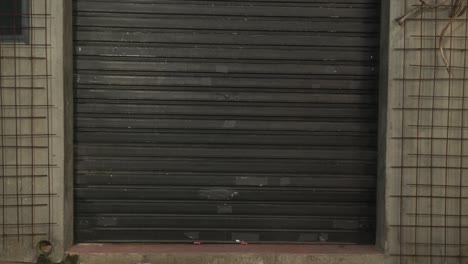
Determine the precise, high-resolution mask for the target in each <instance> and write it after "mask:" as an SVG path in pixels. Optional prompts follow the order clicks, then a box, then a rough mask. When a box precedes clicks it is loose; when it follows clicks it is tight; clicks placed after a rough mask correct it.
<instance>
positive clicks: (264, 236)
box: [74, 0, 379, 244]
mask: <svg viewBox="0 0 468 264" xmlns="http://www.w3.org/2000/svg"><path fill="white" fill-rule="evenodd" d="M74 10H75V12H74V28H75V32H74V46H75V48H74V52H75V98H74V99H75V102H74V103H75V236H76V240H77V241H78V242H128V241H132V242H191V241H205V242H232V241H236V240H239V241H248V242H299V243H309V242H312V243H313V242H319V243H357V244H371V243H373V242H374V236H375V227H374V226H375V224H374V222H375V188H376V160H377V157H376V148H377V147H376V141H377V140H376V138H377V136H376V134H377V90H378V89H377V79H378V77H377V69H376V65H377V55H378V42H379V32H378V31H379V23H378V21H379V1H378V0H341V1H331V0H321V1H312V0H295V1H286V0H239V1H205V0H172V1H168V0H167V1H166V0H118V1H116V0H75V1H74Z"/></svg>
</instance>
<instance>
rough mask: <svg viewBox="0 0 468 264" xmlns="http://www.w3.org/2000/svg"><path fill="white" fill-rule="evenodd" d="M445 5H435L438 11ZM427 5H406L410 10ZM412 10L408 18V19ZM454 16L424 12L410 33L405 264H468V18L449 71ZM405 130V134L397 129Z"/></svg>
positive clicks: (402, 206) (404, 124)
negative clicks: (443, 55) (445, 59)
mask: <svg viewBox="0 0 468 264" xmlns="http://www.w3.org/2000/svg"><path fill="white" fill-rule="evenodd" d="M438 2H442V1H441V0H439V1H435V4H438ZM416 4H419V2H418V1H412V0H405V6H406V9H408V10H409V8H412V7H413V6H414V5H416ZM406 11H407V10H405V12H406ZM448 12H449V9H448V8H445V9H444V8H442V9H440V10H438V9H435V10H432V11H428V12H422V13H421V14H420V15H419V16H417V17H415V18H413V19H411V20H409V21H408V23H406V24H405V25H403V26H402V28H401V29H400V30H401V38H402V42H401V47H399V48H397V49H396V50H397V52H398V53H399V54H401V70H399V71H400V73H398V75H399V76H398V77H397V78H395V79H394V80H393V81H394V82H396V83H397V84H398V85H397V86H398V89H401V90H400V91H399V92H400V96H399V99H398V103H396V105H393V106H392V107H393V111H396V112H397V113H398V115H399V116H400V118H401V119H400V122H399V123H398V124H396V125H397V126H398V127H399V130H400V131H399V133H397V134H398V135H395V136H394V137H393V140H396V141H397V142H398V143H399V144H400V148H401V152H400V153H399V161H398V162H397V164H396V166H393V169H395V170H397V171H398V173H397V175H398V174H399V178H400V179H399V185H400V186H397V187H398V188H395V190H397V191H396V192H394V193H393V194H392V195H391V198H392V199H395V200H397V201H398V202H397V203H398V204H399V206H398V207H399V211H400V212H399V216H398V217H399V219H398V220H397V221H396V224H393V225H392V227H395V228H396V229H394V230H398V231H397V232H398V235H397V237H398V239H397V244H398V246H397V247H399V248H398V249H396V250H394V251H392V253H391V255H393V256H394V257H396V258H397V260H398V261H397V262H398V263H447V264H450V263H459V264H461V263H467V261H468V175H467V169H468V163H467V159H466V158H467V157H468V156H467V148H466V144H467V138H466V133H468V130H467V129H468V126H466V124H465V122H466V121H465V119H466V117H467V115H466V114H465V111H466V110H468V109H466V104H467V102H466V99H467V97H466V96H465V94H466V92H467V91H466V89H467V88H466V81H467V78H466V77H467V76H466V71H467V56H468V54H467V47H468V14H465V15H464V18H463V19H459V20H457V21H456V22H455V23H454V24H453V25H452V27H451V29H450V30H449V34H447V37H446V41H445V42H444V45H445V48H446V53H447V55H448V56H447V57H448V58H449V61H450V65H451V69H452V70H451V74H450V75H449V74H448V73H447V71H446V70H445V66H444V64H443V62H442V60H441V57H440V53H439V43H438V36H439V35H440V31H441V29H442V28H443V27H444V26H445V24H446V23H447V21H448V19H447V18H448ZM397 130H398V129H397Z"/></svg>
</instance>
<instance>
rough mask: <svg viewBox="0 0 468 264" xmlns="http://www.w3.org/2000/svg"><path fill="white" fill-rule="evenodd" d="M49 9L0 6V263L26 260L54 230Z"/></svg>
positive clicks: (28, 4) (42, 0)
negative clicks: (2, 260)
mask: <svg viewBox="0 0 468 264" xmlns="http://www.w3.org/2000/svg"><path fill="white" fill-rule="evenodd" d="M49 5H50V3H49V1H48V0H34V1H24V0H9V1H7V0H3V1H1V2H0V245H1V248H2V250H0V259H6V260H14V259H17V258H16V257H17V256H21V257H20V258H28V255H27V252H31V249H32V248H34V247H35V243H36V242H37V241H38V240H40V239H48V238H49V235H50V234H51V228H52V226H53V225H54V223H53V222H54V221H53V219H52V217H51V198H52V197H53V196H54V192H53V190H52V187H51V186H52V180H51V170H52V169H53V166H54V165H53V164H52V162H51V151H50V147H49V146H50V140H51V138H52V137H53V135H52V132H51V129H50V119H49V116H50V111H51V109H52V106H51V103H50V101H49V100H50V94H49V92H50V91H49V81H50V73H49V71H50V65H49V57H50V56H49V54H50V37H49V36H50V31H49V30H48V28H49V27H48V26H49V24H50V22H51V20H50V6H49ZM29 260H31V259H29Z"/></svg>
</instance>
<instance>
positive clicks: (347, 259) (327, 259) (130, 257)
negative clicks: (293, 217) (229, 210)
mask: <svg viewBox="0 0 468 264" xmlns="http://www.w3.org/2000/svg"><path fill="white" fill-rule="evenodd" d="M384 262H385V258H384V256H383V255H382V254H373V255H362V254H349V255H340V254H313V255H303V254H282V253H278V254H228V253H224V254H222V253H217V254H214V253H212V254H194V253H191V254H184V253H171V254H154V255H153V254H147V255H142V254H116V253H111V254H103V253H101V254H82V255H80V263H81V264H107V263H109V264H111V263H112V264H137V263H139V264H140V263H141V264H143V263H145V264H225V263H229V264H283V263H284V264H381V263H384Z"/></svg>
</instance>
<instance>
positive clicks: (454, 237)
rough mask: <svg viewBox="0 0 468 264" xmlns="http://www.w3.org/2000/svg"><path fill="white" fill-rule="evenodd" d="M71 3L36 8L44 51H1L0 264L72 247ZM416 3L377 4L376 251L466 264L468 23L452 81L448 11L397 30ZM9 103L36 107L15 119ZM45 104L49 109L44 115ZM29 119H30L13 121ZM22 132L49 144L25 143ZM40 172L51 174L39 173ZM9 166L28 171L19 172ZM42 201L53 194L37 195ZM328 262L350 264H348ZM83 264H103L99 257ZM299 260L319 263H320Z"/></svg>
mask: <svg viewBox="0 0 468 264" xmlns="http://www.w3.org/2000/svg"><path fill="white" fill-rule="evenodd" d="M70 2H71V1H59V0H34V1H33V9H34V13H38V14H44V13H47V14H50V16H49V17H47V20H46V19H44V18H40V17H37V18H33V25H34V26H35V27H36V29H34V30H33V36H32V43H33V44H34V45H36V44H37V45H39V44H45V43H47V44H49V45H50V47H49V48H48V49H46V48H44V47H39V46H37V47H36V46H34V45H33V46H31V45H24V44H18V45H16V46H15V45H11V44H5V43H3V44H1V45H0V50H1V56H2V59H1V60H0V66H1V76H2V77H1V81H0V82H1V87H2V88H1V89H0V95H1V98H0V99H1V102H0V104H1V105H2V107H1V115H3V117H2V116H1V115H0V133H1V135H2V137H1V142H0V146H3V147H1V153H0V155H1V156H0V158H1V159H0V160H1V162H2V167H0V175H2V178H1V180H0V191H1V194H2V195H0V204H1V205H2V206H0V210H1V212H0V224H1V229H0V234H1V241H0V244H1V246H2V247H3V250H2V251H0V260H24V261H28V260H32V257H33V256H34V250H33V246H34V244H35V243H36V241H38V240H40V239H50V240H52V242H53V243H54V244H55V245H56V246H57V251H56V252H57V255H60V254H61V253H62V252H63V251H64V248H67V247H68V246H69V245H70V244H71V242H72V229H71V228H72V226H71V225H72V188H71V185H72V177H73V176H72V167H71V166H72V156H71V153H72V151H71V147H72V120H73V118H72V111H71V109H72V101H71V89H72V88H71V86H72V84H71V77H72V70H71V65H72V63H71V54H72V53H71V41H72V39H71V7H70ZM439 2H440V1H439ZM417 3H418V1H417V0H385V1H382V5H383V10H384V12H383V29H384V30H383V31H382V32H383V33H382V48H383V49H382V56H381V60H382V61H383V64H382V76H381V94H380V97H381V100H380V102H381V105H380V128H381V131H380V133H381V138H380V142H379V146H380V148H381V155H380V160H379V179H380V180H379V186H378V192H379V194H378V205H379V206H378V210H379V212H378V215H379V227H378V247H379V248H381V249H383V252H385V254H386V255H387V257H386V260H387V261H388V263H430V262H432V263H448V264H450V263H468V258H467V257H468V246H467V245H468V231H467V229H468V175H467V171H466V170H467V167H468V160H467V156H466V155H467V152H468V146H467V145H466V144H467V140H466V136H467V133H468V131H467V130H466V128H465V127H468V125H467V124H468V120H467V119H468V115H465V112H466V111H465V110H464V109H465V108H466V109H468V105H467V102H465V94H468V88H467V87H466V85H465V83H466V81H465V79H466V77H467V76H466V61H467V52H466V47H467V46H468V45H467V43H466V42H467V38H466V36H467V35H468V34H467V33H468V28H467V23H466V22H465V20H466V19H467V18H465V17H463V18H461V19H460V21H457V22H455V23H454V25H453V27H452V29H451V30H449V34H448V35H453V36H457V37H453V38H447V40H446V41H445V42H444V45H445V46H446V47H447V49H446V50H447V54H448V57H449V58H450V61H451V65H452V74H451V75H450V76H449V75H448V74H447V72H446V70H445V69H444V67H443V63H442V62H441V57H440V54H439V51H438V49H437V47H438V41H437V37H435V36H436V35H438V34H439V33H440V31H441V29H442V27H443V26H444V25H445V23H447V20H446V18H447V16H448V10H447V9H441V10H440V11H437V12H436V11H434V10H432V11H431V10H427V11H426V12H424V13H423V14H422V15H419V16H416V18H420V17H421V16H422V18H423V20H421V19H411V20H408V22H407V23H406V25H404V26H399V25H398V24H397V23H396V22H395V21H394V18H396V17H398V16H400V15H402V14H404V13H405V11H407V10H409V9H410V8H412V6H413V5H414V4H417ZM435 18H438V19H439V20H438V21H435V20H434V19H435ZM442 19H445V20H442ZM46 21H47V22H46ZM44 26H45V27H46V28H47V32H46V29H44V28H42V27H44ZM15 52H16V54H15ZM31 54H32V56H31ZM10 56H15V57H25V58H16V59H12V58H10ZM31 57H34V58H31ZM32 72H33V73H34V74H32ZM15 73H16V74H15ZM46 73H49V74H50V76H48V78H46V77H47V76H45V74H46ZM14 75H21V77H16V78H14V77H11V76H14ZM33 75H34V76H33ZM15 80H16V83H15ZM10 86H17V87H19V86H21V87H26V88H25V89H11V88H7V87H10ZM28 87H38V88H39V87H43V89H28ZM15 101H16V104H17V105H20V104H25V105H28V104H29V105H30V104H33V105H34V107H32V108H31V107H16V110H15V107H13V108H12V107H11V105H14V103H15ZM48 104H50V105H52V107H44V106H45V105H48ZM31 109H32V110H33V111H32V110H31ZM32 114H33V115H34V117H35V118H34V119H31V118H20V117H22V116H26V117H27V116H31V115H32ZM39 117H41V118H39ZM31 133H33V134H46V133H50V134H52V135H51V136H36V137H33V138H32V137H30V136H27V135H28V134H31ZM16 134H22V135H23V136H15V135H16ZM5 146H9V147H5ZM28 146H35V147H37V146H40V148H33V149H32V148H31V147H28ZM48 162H49V163H51V164H53V166H52V167H51V168H50V169H48V168H47V167H41V166H40V165H41V164H47V163H48ZM16 164H18V165H22V164H23V165H32V164H34V166H25V167H18V169H17V166H16ZM19 175H34V177H28V176H23V177H20V176H19ZM48 193H51V194H53V195H51V196H50V197H49V196H48V195H43V194H48ZM33 194H34V195H33ZM33 197H34V198H33ZM31 204H34V206H30V205H31ZM49 223H50V224H49ZM415 255H419V256H415ZM444 256H451V257H448V258H446V257H444ZM105 257H107V260H109V256H105ZM135 258H136V259H138V258H139V257H138V256H135ZM336 258H337V259H338V260H337V263H349V261H348V262H347V258H346V256H343V255H337V256H336ZM84 259H86V258H84ZM87 259H88V260H91V259H94V262H93V263H102V259H103V258H102V257H101V258H96V256H87ZM119 259H120V260H122V259H124V258H123V257H122V258H120V257H119ZM304 259H308V260H307V261H305V262H307V263H323V258H322V260H321V261H322V262H319V261H318V260H317V261H316V260H314V259H320V258H304ZM327 259H328V258H327ZM378 259H379V261H380V260H381V258H378ZM349 260H351V259H349ZM129 261H130V260H129ZM131 261H133V260H131ZM131 261H130V262H128V263H133V262H131ZM159 261H161V260H159ZM187 261H188V260H187ZM216 261H218V260H216ZM314 261H315V262H314ZM327 261H328V260H327ZM330 261H331V260H330ZM340 261H341V262H340ZM91 262H92V261H91ZM91 262H89V263H91ZM257 262H258V261H257ZM122 263H124V262H122ZM171 263H172V262H171ZM206 263H208V262H206ZM213 263H215V262H213ZM216 263H218V262H216ZM252 263H253V262H252Z"/></svg>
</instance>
